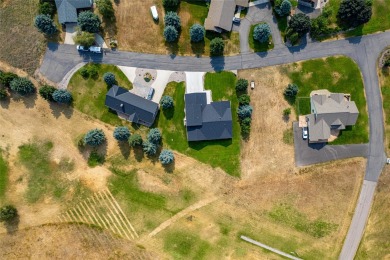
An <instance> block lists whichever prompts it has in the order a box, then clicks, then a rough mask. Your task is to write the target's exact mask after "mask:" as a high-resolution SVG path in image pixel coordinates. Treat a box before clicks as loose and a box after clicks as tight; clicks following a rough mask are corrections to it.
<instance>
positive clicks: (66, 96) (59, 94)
mask: <svg viewBox="0 0 390 260" xmlns="http://www.w3.org/2000/svg"><path fill="white" fill-rule="evenodd" d="M52 97H53V100H54V101H55V102H57V103H61V104H70V103H71V102H72V94H71V93H70V92H69V91H67V90H66V89H57V90H55V91H54V92H53V94H52Z"/></svg>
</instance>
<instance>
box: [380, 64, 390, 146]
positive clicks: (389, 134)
mask: <svg viewBox="0 0 390 260" xmlns="http://www.w3.org/2000/svg"><path fill="white" fill-rule="evenodd" d="M379 76H380V81H381V91H382V98H383V110H384V114H385V115H384V116H385V129H386V139H387V140H386V147H387V150H389V149H390V70H389V69H388V68H383V69H382V70H381V71H380V72H379Z"/></svg>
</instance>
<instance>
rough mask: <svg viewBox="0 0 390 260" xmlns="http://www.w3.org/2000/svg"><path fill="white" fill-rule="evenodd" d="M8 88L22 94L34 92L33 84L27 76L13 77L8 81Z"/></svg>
mask: <svg viewBox="0 0 390 260" xmlns="http://www.w3.org/2000/svg"><path fill="white" fill-rule="evenodd" d="M10 88H11V90H13V91H15V92H17V93H18V94H20V95H22V96H25V95H28V94H32V93H34V92H35V86H34V84H33V83H32V82H31V81H30V80H29V79H27V78H19V77H17V78H14V79H13V80H12V81H11V83H10Z"/></svg>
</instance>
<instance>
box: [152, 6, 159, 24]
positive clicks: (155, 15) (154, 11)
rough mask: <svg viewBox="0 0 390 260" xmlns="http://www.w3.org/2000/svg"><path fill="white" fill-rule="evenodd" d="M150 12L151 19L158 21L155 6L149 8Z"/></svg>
mask: <svg viewBox="0 0 390 260" xmlns="http://www.w3.org/2000/svg"><path fill="white" fill-rule="evenodd" d="M150 12H151V13H152V16H153V19H154V20H155V21H157V20H158V13H157V8H156V6H155V5H153V6H151V7H150Z"/></svg>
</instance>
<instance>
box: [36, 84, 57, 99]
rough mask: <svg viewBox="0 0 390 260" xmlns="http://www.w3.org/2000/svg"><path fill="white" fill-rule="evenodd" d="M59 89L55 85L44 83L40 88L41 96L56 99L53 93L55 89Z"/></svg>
mask: <svg viewBox="0 0 390 260" xmlns="http://www.w3.org/2000/svg"><path fill="white" fill-rule="evenodd" d="M56 90H57V89H56V88H55V87H53V86H49V85H43V86H42V87H41V88H40V89H39V95H41V97H42V98H43V99H45V100H47V101H54V99H53V93H54V91H56Z"/></svg>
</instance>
